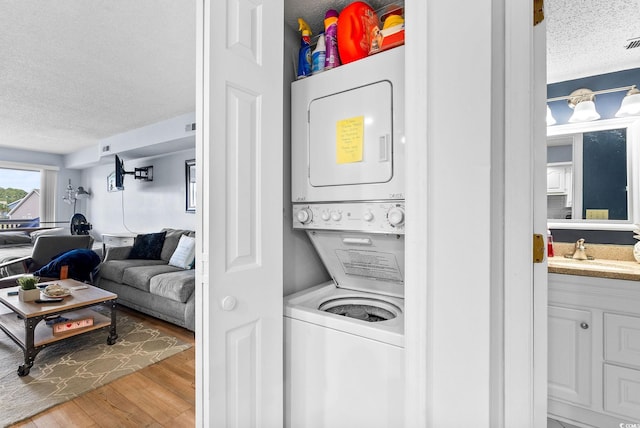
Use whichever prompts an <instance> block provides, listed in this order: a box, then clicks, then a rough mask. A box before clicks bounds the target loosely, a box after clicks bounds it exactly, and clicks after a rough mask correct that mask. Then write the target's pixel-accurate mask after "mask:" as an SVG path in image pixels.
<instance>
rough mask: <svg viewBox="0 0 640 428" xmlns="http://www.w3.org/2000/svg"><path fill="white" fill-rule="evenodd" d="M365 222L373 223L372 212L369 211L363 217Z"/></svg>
mask: <svg viewBox="0 0 640 428" xmlns="http://www.w3.org/2000/svg"><path fill="white" fill-rule="evenodd" d="M362 218H363V219H364V221H373V213H372V212H371V211H367V212H366V213H364V214H363V215H362Z"/></svg>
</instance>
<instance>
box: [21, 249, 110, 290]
mask: <svg viewBox="0 0 640 428" xmlns="http://www.w3.org/2000/svg"><path fill="white" fill-rule="evenodd" d="M100 262H101V260H100V256H98V254H96V252H95V251H93V250H87V249H76V250H71V251H67V252H66V253H62V254H60V255H58V256H56V257H55V258H54V259H53V260H51V261H50V262H49V263H47V264H46V265H44V266H42V267H41V268H40V269H38V270H37V271H35V272H34V273H33V274H34V275H35V276H43V277H47V278H60V268H61V267H62V266H68V269H69V271H68V273H67V277H68V278H73V279H76V280H78V281H83V282H84V281H90V280H91V276H92V275H93V274H94V273H95V272H94V271H95V270H96V268H97V267H98V266H99V265H100Z"/></svg>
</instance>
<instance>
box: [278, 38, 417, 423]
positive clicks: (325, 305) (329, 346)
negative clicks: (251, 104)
mask: <svg viewBox="0 0 640 428" xmlns="http://www.w3.org/2000/svg"><path fill="white" fill-rule="evenodd" d="M291 151H292V202H293V227H294V228H295V229H301V230H304V231H305V232H306V233H307V235H308V236H309V238H310V240H311V242H312V243H313V245H314V247H315V249H316V251H317V253H318V255H319V256H320V259H321V260H322V262H323V264H324V265H325V267H326V269H327V271H328V272H329V274H330V276H331V278H332V280H331V281H329V282H326V283H323V284H319V285H317V286H315V287H312V288H310V289H307V290H303V291H301V292H298V293H295V294H292V295H290V296H287V297H285V301H284V314H285V315H284V316H285V318H284V322H285V406H286V411H285V423H286V426H288V427H306V428H308V427H354V428H358V427H368V428H370V427H396V426H402V422H403V414H404V175H405V171H404V152H405V151H404V47H398V48H395V49H392V50H389V51H386V52H382V53H379V54H376V55H373V56H370V57H367V58H365V59H362V60H359V61H356V62H352V63H350V64H347V65H344V66H341V67H338V68H336V69H333V70H329V71H326V72H324V73H321V74H319V75H314V76H311V77H309V78H305V79H302V80H299V81H296V82H294V83H293V84H292V148H291Z"/></svg>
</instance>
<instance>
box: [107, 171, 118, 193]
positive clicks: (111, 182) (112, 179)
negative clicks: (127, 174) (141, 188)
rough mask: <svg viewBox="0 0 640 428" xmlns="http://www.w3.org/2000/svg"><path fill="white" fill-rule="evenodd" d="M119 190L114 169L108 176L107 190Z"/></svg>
mask: <svg viewBox="0 0 640 428" xmlns="http://www.w3.org/2000/svg"><path fill="white" fill-rule="evenodd" d="M119 190H120V189H118V188H117V187H116V172H115V171H113V172H112V173H111V174H109V175H108V176H107V192H117V191H119Z"/></svg>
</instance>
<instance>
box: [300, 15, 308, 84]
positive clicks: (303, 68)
mask: <svg viewBox="0 0 640 428" xmlns="http://www.w3.org/2000/svg"><path fill="white" fill-rule="evenodd" d="M298 25H299V28H298V31H300V32H301V39H300V51H299V52H298V79H302V78H303V77H307V76H310V75H311V28H309V24H307V23H306V22H305V21H304V19H302V18H298Z"/></svg>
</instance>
